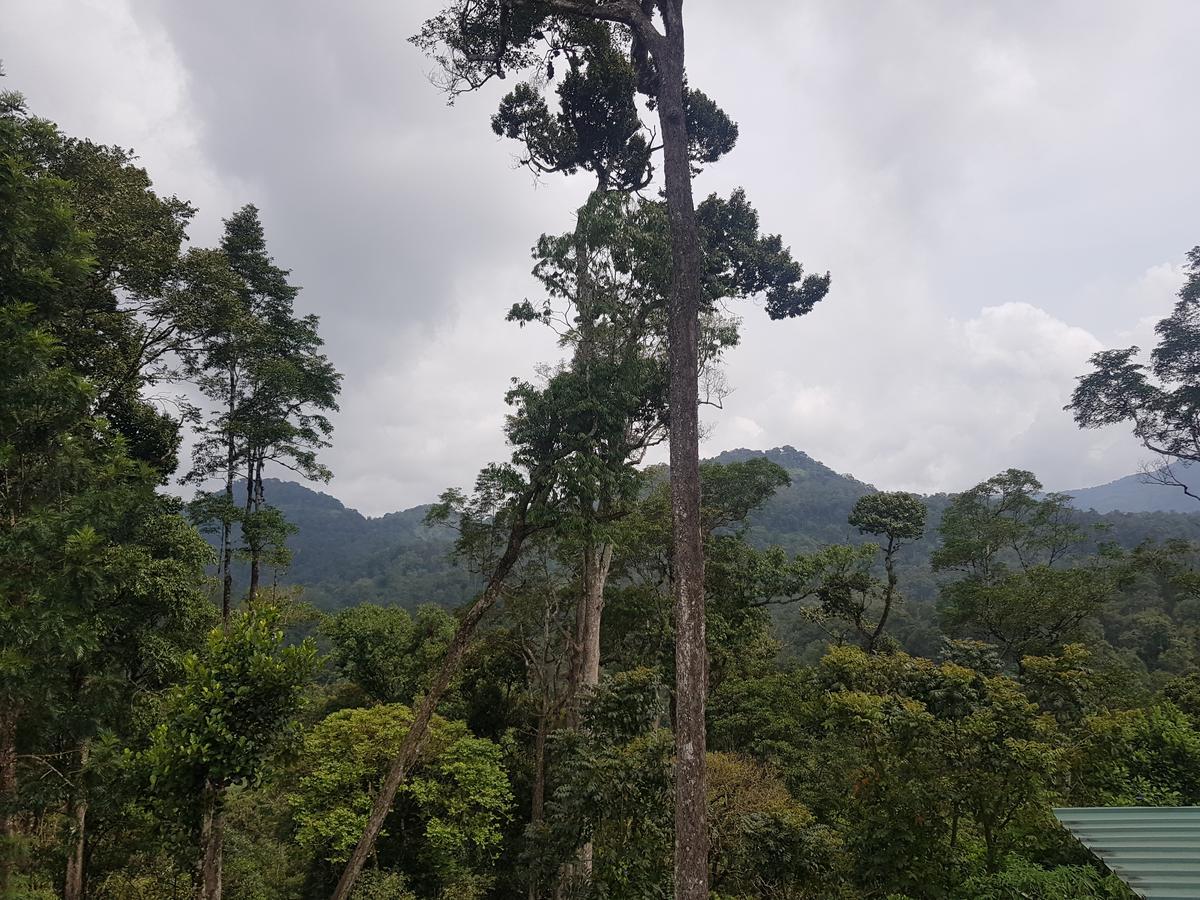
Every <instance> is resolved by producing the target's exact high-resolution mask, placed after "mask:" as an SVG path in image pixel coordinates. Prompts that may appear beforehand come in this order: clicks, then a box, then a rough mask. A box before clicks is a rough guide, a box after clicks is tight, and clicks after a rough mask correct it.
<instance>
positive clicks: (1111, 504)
mask: <svg viewBox="0 0 1200 900" xmlns="http://www.w3.org/2000/svg"><path fill="white" fill-rule="evenodd" d="M1175 474H1176V476H1177V477H1178V478H1179V479H1180V480H1181V481H1182V482H1183V483H1184V484H1186V485H1187V486H1188V490H1190V491H1191V492H1192V493H1193V494H1197V495H1200V466H1190V467H1184V466H1182V465H1179V466H1176V467H1175ZM1063 493H1064V494H1069V495H1070V496H1071V499H1072V500H1073V501H1074V505H1075V506H1077V507H1078V508H1080V509H1094V510H1096V512H1100V513H1107V512H1116V511H1120V512H1181V513H1192V512H1200V501H1197V500H1196V498H1195V497H1189V496H1188V495H1187V494H1185V493H1184V492H1183V490H1182V488H1178V487H1172V486H1170V485H1163V484H1156V483H1154V482H1152V481H1149V480H1148V479H1147V477H1146V476H1145V475H1143V474H1140V473H1139V474H1137V475H1126V476H1125V477H1124V478H1118V479H1117V480H1116V481H1110V482H1109V483H1108V484H1100V485H1096V486H1095V487H1090V488H1080V489H1078V490H1073V491H1063Z"/></svg>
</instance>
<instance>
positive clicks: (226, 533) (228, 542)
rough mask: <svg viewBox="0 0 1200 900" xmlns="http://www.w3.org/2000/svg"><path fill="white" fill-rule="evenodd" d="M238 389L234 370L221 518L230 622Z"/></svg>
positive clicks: (225, 618) (224, 617)
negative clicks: (222, 515)
mask: <svg viewBox="0 0 1200 900" xmlns="http://www.w3.org/2000/svg"><path fill="white" fill-rule="evenodd" d="M236 391H237V378H236V375H235V373H234V372H233V370H232V369H231V370H230V372H229V422H228V423H227V424H226V427H227V428H229V429H231V430H230V431H229V432H228V433H227V434H226V435H225V504H226V508H225V516H224V518H223V519H222V520H221V576H222V577H221V621H222V622H226V623H228V622H229V612H230V607H231V605H232V602H233V521H232V520H231V518H230V517H231V516H232V515H233V480H234V474H235V472H234V469H235V467H236V465H237V447H236V445H235V444H234V439H233V432H232V428H233V415H234V411H235V406H234V403H235V401H234V394H235V392H236Z"/></svg>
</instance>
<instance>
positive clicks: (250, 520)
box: [242, 451, 262, 602]
mask: <svg viewBox="0 0 1200 900" xmlns="http://www.w3.org/2000/svg"><path fill="white" fill-rule="evenodd" d="M247 455H248V456H249V460H248V461H247V462H246V512H245V518H244V519H243V520H242V537H243V538H244V539H245V540H246V546H247V547H248V548H249V550H250V588H249V590H247V591H246V600H247V601H248V602H253V601H254V598H255V597H256V596H257V595H258V558H259V554H260V553H261V548H260V547H259V544H260V543H261V542H262V535H260V534H259V533H258V531H257V530H256V529H257V523H256V522H255V521H254V514H255V513H256V512H258V504H257V503H256V502H255V488H254V471H255V469H254V463H255V460H254V451H251V452H250V453H249V454H247Z"/></svg>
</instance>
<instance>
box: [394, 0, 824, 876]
mask: <svg viewBox="0 0 1200 900" xmlns="http://www.w3.org/2000/svg"><path fill="white" fill-rule="evenodd" d="M595 25H603V26H608V27H612V28H616V29H618V30H619V31H620V33H621V40H620V42H619V45H620V46H622V47H627V48H628V49H627V53H628V57H627V59H628V61H629V64H630V66H631V68H632V70H633V73H634V76H635V77H634V82H633V83H634V85H635V88H636V90H637V91H639V92H640V93H643V94H645V95H647V96H648V97H649V98H651V100H652V101H653V107H654V109H655V110H656V111H657V113H658V124H659V133H660V135H661V143H662V154H663V157H662V158H663V166H662V168H663V175H664V183H665V194H664V197H665V208H666V212H667V219H668V222H669V223H670V236H671V282H670V291H669V302H668V305H667V312H668V315H667V323H668V327H667V335H668V357H669V375H670V378H669V385H670V390H669V400H670V404H669V405H670V409H671V422H670V436H671V441H670V446H671V450H670V457H671V484H672V492H673V495H672V503H671V508H672V522H673V526H672V527H673V534H674V540H673V561H674V569H673V575H674V577H673V588H674V595H675V615H676V620H677V621H676V652H677V657H678V658H677V665H676V670H677V671H676V679H677V685H676V690H677V703H676V750H677V753H678V756H679V765H678V767H677V782H676V817H675V822H676V829H677V830H676V836H677V846H676V885H675V888H676V892H677V896H679V897H686V898H700V897H705V896H707V891H708V889H707V876H706V874H705V873H706V862H705V858H706V846H707V829H706V826H705V824H704V822H705V813H704V797H705V787H704V746H705V735H704V698H705V693H706V678H707V675H706V671H707V665H706V653H705V637H704V559H703V550H702V540H701V535H700V474H699V471H700V470H699V465H700V457H699V412H698V409H697V405H698V401H699V393H698V385H697V375H698V373H699V362H700V360H699V346H700V326H699V319H700V313H701V310H702V308H703V306H704V294H703V289H702V282H701V273H702V255H701V254H702V251H701V238H700V230H699V225H698V222H697V217H696V207H695V204H694V202H693V198H692V172H693V165H695V164H696V163H697V162H701V161H708V160H709V159H710V158H711V159H715V158H717V157H719V156H720V155H721V154H722V153H724V152H725V151H727V150H728V149H729V147H731V146H732V143H733V140H734V138H735V137H736V129H731V128H724V129H713V130H711V132H710V133H711V134H712V138H711V139H707V140H703V141H694V140H693V138H694V137H695V136H697V135H700V134H701V133H703V132H705V131H707V130H708V129H706V128H705V126H706V125H709V124H711V123H712V122H714V121H717V120H724V121H726V122H727V121H728V120H727V118H725V117H724V114H722V113H720V112H719V109H718V108H717V107H716V105H715V104H713V103H712V101H710V100H709V99H708V98H707V97H704V96H703V95H702V94H700V93H699V92H696V91H694V90H693V89H691V88H689V86H688V85H687V83H686V78H685V75H684V46H685V45H684V19H683V0H605V2H600V0H595V2H587V0H487V2H476V0H456V2H454V3H452V4H451V5H450V6H448V7H447V8H446V9H445V11H443V12H442V13H441V14H440V15H438V16H435V17H434V18H432V19H430V20H429V21H428V22H427V23H426V24H425V27H424V29H423V30H422V32H421V33H420V34H419V35H417V37H416V38H415V39H414V40H415V41H416V43H417V44H418V45H419V46H421V47H423V48H425V49H426V50H427V51H429V52H430V53H432V54H433V55H434V56H435V57H436V58H437V60H438V62H439V63H440V65H441V67H442V71H443V75H444V86H445V88H446V90H447V91H448V92H449V93H450V94H451V96H454V95H457V94H459V93H462V92H464V91H470V90H475V89H477V88H479V87H480V86H482V85H483V84H485V83H487V82H488V81H490V80H491V79H492V78H493V77H497V76H499V77H503V76H504V75H505V73H506V71H512V70H522V69H524V70H529V69H536V70H538V71H539V72H542V71H545V72H546V74H551V71H550V70H551V67H552V64H553V61H554V59H556V58H558V57H559V56H561V55H562V54H563V47H562V36H563V35H572V34H578V33H579V32H580V31H582V30H583V26H595ZM614 44H617V42H614ZM827 289H828V279H827V278H825V279H822V278H813V279H809V280H807V281H806V282H805V283H804V288H803V289H802V290H796V291H792V292H787V293H786V294H785V295H782V296H780V297H778V298H776V300H777V302H774V303H769V304H768V311H769V312H770V313H771V315H772V316H773V317H784V316H794V315H802V314H803V313H805V312H808V310H809V309H811V308H812V305H813V304H814V303H815V302H816V301H818V300H820V299H821V298H822V297H823V296H824V295H825V293H826V291H827Z"/></svg>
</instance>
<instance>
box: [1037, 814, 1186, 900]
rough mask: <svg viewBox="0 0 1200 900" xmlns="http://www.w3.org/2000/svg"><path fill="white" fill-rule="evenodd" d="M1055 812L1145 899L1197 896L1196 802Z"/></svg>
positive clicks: (1176, 899)
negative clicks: (1177, 804) (1169, 805)
mask: <svg viewBox="0 0 1200 900" xmlns="http://www.w3.org/2000/svg"><path fill="white" fill-rule="evenodd" d="M1054 815H1055V816H1057V817H1058V820H1059V821H1060V822H1062V823H1063V825H1065V826H1066V827H1067V829H1068V830H1069V831H1070V832H1071V834H1073V835H1074V836H1075V837H1076V838H1078V839H1079V841H1080V843H1082V844H1083V845H1084V846H1085V847H1087V848H1088V849H1089V850H1091V851H1092V852H1093V853H1094V854H1096V856H1098V857H1100V859H1102V860H1104V862H1105V864H1106V865H1107V866H1108V867H1109V868H1110V869H1112V870H1113V872H1115V873H1116V874H1117V875H1118V876H1119V877H1120V878H1121V879H1122V880H1123V881H1124V882H1125V883H1126V884H1128V885H1129V886H1130V887H1131V888H1133V890H1134V891H1135V892H1136V893H1138V894H1139V895H1140V896H1142V897H1144V898H1146V900H1200V807H1196V806H1178V807H1165V806H1120V807H1077V808H1072V809H1056V810H1054Z"/></svg>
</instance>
